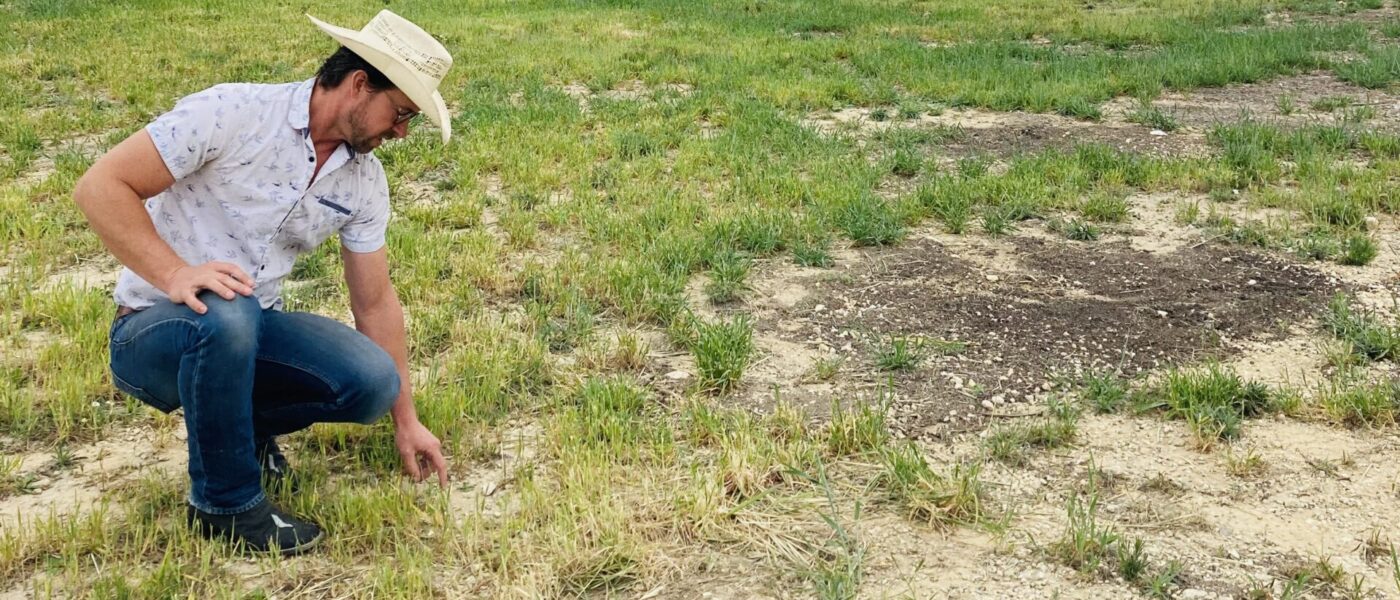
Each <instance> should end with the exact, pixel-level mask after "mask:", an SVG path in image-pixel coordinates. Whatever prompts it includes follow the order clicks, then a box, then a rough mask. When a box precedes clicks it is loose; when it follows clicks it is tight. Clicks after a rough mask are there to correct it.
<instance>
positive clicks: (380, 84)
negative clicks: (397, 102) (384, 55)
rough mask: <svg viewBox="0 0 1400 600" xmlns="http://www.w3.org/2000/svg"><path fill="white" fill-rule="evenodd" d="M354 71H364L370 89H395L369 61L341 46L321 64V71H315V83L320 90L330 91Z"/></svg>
mask: <svg viewBox="0 0 1400 600" xmlns="http://www.w3.org/2000/svg"><path fill="white" fill-rule="evenodd" d="M355 71H364V72H365V75H368V76H369V87H370V88H372V89H375V90H392V89H394V88H395V87H397V86H395V85H394V82H392V81H389V78H388V77H385V76H384V74H383V73H381V72H379V69H376V68H374V65H371V64H369V61H367V60H365V59H363V58H360V55H358V54H355V53H354V52H351V51H350V49H349V48H346V47H345V46H341V47H340V49H339V50H336V51H335V54H332V55H331V57H330V58H327V59H326V62H324V63H322V64H321V70H319V71H316V83H317V84H319V85H320V86H321V87H322V88H325V89H331V88H334V87H336V86H339V85H340V82H342V81H345V78H346V77H347V76H349V75H350V74H351V73H354V72H355Z"/></svg>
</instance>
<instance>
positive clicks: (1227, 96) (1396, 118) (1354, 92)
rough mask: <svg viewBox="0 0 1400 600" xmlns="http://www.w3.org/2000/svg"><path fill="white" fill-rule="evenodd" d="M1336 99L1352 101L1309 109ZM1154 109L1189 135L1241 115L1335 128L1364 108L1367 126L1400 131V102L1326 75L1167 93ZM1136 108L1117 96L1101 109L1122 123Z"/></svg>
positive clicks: (1154, 105)
mask: <svg viewBox="0 0 1400 600" xmlns="http://www.w3.org/2000/svg"><path fill="white" fill-rule="evenodd" d="M1340 98H1348V99H1350V100H1351V103H1350V105H1349V107H1344V108H1338V109H1335V110H1321V109H1318V108H1313V105H1314V103H1317V102H1318V101H1327V100H1335V99H1340ZM1286 105H1291V107H1292V108H1291V112H1289V114H1283V113H1284V112H1285V111H1282V110H1281V107H1282V106H1286ZM1152 106H1153V107H1155V108H1157V109H1159V110H1160V111H1162V112H1163V113H1165V114H1167V115H1169V116H1171V117H1172V118H1173V119H1175V120H1176V121H1177V122H1178V123H1180V124H1181V125H1182V126H1183V128H1184V129H1186V130H1188V131H1189V130H1194V129H1200V130H1205V129H1209V128H1211V127H1214V126H1216V125H1218V124H1221V123H1230V122H1235V121H1239V120H1241V119H1242V118H1245V117H1250V118H1255V119H1261V120H1267V121H1269V122H1272V123H1278V124H1279V125H1282V126H1287V127H1298V126H1303V125H1309V124H1317V123H1322V124H1333V123H1337V122H1339V121H1340V120H1341V119H1343V118H1344V117H1345V115H1347V114H1348V112H1349V110H1350V109H1351V108H1355V107H1362V106H1364V107H1369V108H1370V109H1372V110H1374V111H1375V117H1374V118H1372V119H1370V120H1368V121H1367V122H1366V123H1367V126H1368V127H1374V128H1378V129H1387V130H1400V98H1397V97H1395V96H1394V95H1392V94H1388V93H1386V92H1383V91H1380V90H1369V89H1366V88H1363V87H1360V86H1356V85H1352V84H1350V83H1347V82H1344V81H1342V80H1340V79H1338V78H1337V76H1336V75H1333V74H1332V73H1330V72H1326V71H1318V72H1313V73H1306V74H1302V75H1296V76H1292V77H1282V78H1278V79H1272V80H1269V81H1261V82H1256V83H1244V84H1232V85H1227V86H1224V87H1217V88H1199V89H1194V90H1190V91H1186V92H1166V93H1163V94H1162V96H1161V97H1159V98H1157V99H1156V100H1153V101H1152ZM1137 108H1138V101H1137V100H1134V99H1131V98H1117V99H1114V100H1113V101H1110V102H1109V103H1107V104H1105V105H1104V107H1103V111H1104V116H1105V118H1106V119H1109V120H1122V119H1126V118H1127V117H1128V116H1129V115H1131V114H1132V113H1133V112H1134V111H1136V110H1137Z"/></svg>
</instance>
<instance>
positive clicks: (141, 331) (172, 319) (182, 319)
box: [110, 313, 199, 346]
mask: <svg viewBox="0 0 1400 600" xmlns="http://www.w3.org/2000/svg"><path fill="white" fill-rule="evenodd" d="M132 314H133V315H134V314H136V313H132ZM127 316H131V315H127ZM172 322H179V323H184V324H186V325H193V326H195V327H198V326H199V323H197V322H195V321H194V320H192V319H188V318H185V317H169V318H165V319H161V320H159V321H156V322H155V323H150V324H148V325H146V326H145V327H142V328H141V329H139V330H137V331H136V332H135V333H132V334H131V336H130V337H128V338H127V339H125V340H122V341H117V340H115V339H113V340H111V341H110V343H111V345H113V346H125V345H127V344H130V343H132V342H134V341H136V338H138V337H141V336H143V335H145V334H146V333H147V332H149V331H150V330H151V329H153V328H155V327H158V326H161V325H164V324H166V323H172Z"/></svg>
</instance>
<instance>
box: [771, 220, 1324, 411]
mask: <svg viewBox="0 0 1400 600" xmlns="http://www.w3.org/2000/svg"><path fill="white" fill-rule="evenodd" d="M796 281H797V282H798V283H799V284H800V285H801V286H803V288H804V291H802V292H801V296H800V299H799V300H796V301H792V302H790V304H791V306H783V305H782V303H778V304H774V303H771V302H765V303H763V305H762V308H761V309H759V310H756V311H755V316H756V318H757V319H758V320H759V321H758V325H757V327H756V329H757V330H758V331H760V332H762V336H760V339H762V338H763V337H765V336H776V337H778V338H781V339H784V340H786V342H787V344H784V345H776V344H772V345H774V346H775V347H776V351H777V352H781V353H783V354H786V355H787V356H788V357H797V358H796V360H794V359H792V358H785V359H784V360H783V361H780V362H778V364H780V365H784V366H783V368H781V369H776V371H777V372H776V373H774V374H773V376H774V377H775V378H776V377H778V376H781V375H791V373H792V372H794V371H797V370H798V363H799V362H805V361H815V359H816V357H825V356H830V357H836V356H839V357H843V358H844V359H845V360H846V365H845V367H844V368H845V369H846V373H847V374H846V375H845V378H844V379H843V381H844V386H843V390H844V391H846V392H850V391H853V390H859V389H871V388H877V387H879V386H882V385H884V384H885V382H886V381H887V380H888V381H891V382H893V384H894V390H893V391H894V394H895V400H894V404H895V411H894V420H895V421H897V422H898V423H899V427H900V428H901V429H902V430H903V432H904V433H906V434H908V435H926V434H941V433H946V432H948V431H952V430H956V427H957V425H958V424H964V425H971V424H975V423H977V422H980V421H981V420H982V419H983V418H984V414H985V413H987V412H990V411H991V409H993V408H994V407H996V406H998V405H1002V404H1010V403H1016V402H1025V401H1029V400H1034V399H1037V398H1038V397H1039V396H1040V395H1042V394H1044V393H1045V392H1048V391H1050V390H1051V389H1053V388H1054V387H1055V386H1056V385H1057V381H1056V379H1057V377H1061V376H1065V375H1069V376H1073V375H1077V374H1079V373H1082V372H1085V371H1088V370H1103V369H1117V370H1121V371H1122V372H1124V373H1126V374H1129V375H1133V374H1138V373H1145V372H1149V371H1152V370H1155V369H1160V368H1162V367H1166V366H1169V365H1175V364H1179V363H1181V362H1187V361H1193V360H1199V359H1203V358H1206V357H1224V356H1227V355H1229V354H1230V353H1231V352H1232V351H1233V350H1236V349H1238V348H1239V347H1240V344H1242V343H1245V342H1247V341H1251V340H1268V339H1276V338H1279V337H1281V336H1283V335H1284V334H1285V333H1286V332H1287V328H1286V327H1281V326H1280V324H1281V323H1286V322H1290V321H1294V320H1297V319H1306V318H1308V317H1309V316H1310V315H1312V314H1313V313H1314V312H1315V311H1316V310H1317V309H1318V307H1320V306H1322V305H1323V304H1324V303H1325V299H1326V298H1327V297H1328V296H1329V295H1330V294H1331V293H1333V292H1334V290H1336V289H1338V288H1339V286H1340V282H1339V281H1338V280H1337V279H1336V278H1334V277H1330V276H1328V275H1326V274H1323V273H1320V272H1318V271H1317V270H1315V269H1312V268H1310V267H1306V266H1301V265H1297V264H1294V263H1291V262H1288V261H1285V260H1282V259H1278V258H1273V257H1270V256H1264V255H1260V254H1255V253H1252V252H1249V251H1245V250H1242V249H1238V248H1230V247H1217V246H1212V245H1201V244H1195V245H1183V246H1181V247H1179V248H1177V249H1175V250H1172V251H1156V252H1154V251H1141V250H1137V249H1134V247H1133V246H1132V245H1131V244H1130V243H1128V242H1125V241H1118V242H1101V243H1096V244H1084V243H1079V242H1070V241H1065V240H1061V239H1057V238H1052V237H1048V236H1040V235H1034V236H1033V235H1018V236H1015V237H1008V238H1002V239H997V240H988V239H984V238H982V239H979V238H977V237H976V236H961V237H959V236H940V235H933V236H929V237H918V238H915V239H912V240H911V241H909V242H907V243H906V244H904V245H902V246H901V247H899V248H896V249H877V250H868V251H865V252H863V256H862V257H861V258H860V260H858V261H856V262H854V263H848V264H846V265H845V266H844V267H843V268H838V269H836V270H833V271H829V272H825V273H821V274H818V275H813V276H808V277H805V278H803V277H799V278H796ZM896 337H905V338H909V339H913V340H925V341H928V340H943V341H950V342H953V341H955V342H960V343H962V344H965V349H962V350H961V351H959V350H958V349H956V348H954V349H945V351H944V352H943V353H942V355H940V353H939V352H938V351H936V350H933V349H929V350H926V351H925V352H926V354H928V355H929V357H928V359H927V360H926V361H925V362H924V363H923V364H921V365H920V366H918V367H917V368H914V369H910V370H903V371H891V372H885V371H880V370H878V369H877V367H876V362H877V359H876V357H877V355H878V353H879V352H880V351H881V349H882V347H884V346H885V345H886V344H887V342H888V341H889V340H891V339H893V338H896ZM770 344H771V343H770ZM809 368H810V367H809ZM788 381H789V382H792V381H794V380H793V379H789V380H788ZM755 392H756V393H757V390H755ZM803 392H804V390H803V386H802V385H798V386H794V387H789V388H787V389H785V390H784V393H786V394H788V396H789V398H794V397H795V398H798V399H801V398H803V397H804V393H803ZM826 393H828V394H829V393H830V391H827V392H826ZM807 400H808V403H809V404H810V403H812V402H811V401H812V400H815V398H807ZM984 402H985V403H984Z"/></svg>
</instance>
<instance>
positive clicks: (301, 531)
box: [186, 499, 324, 556]
mask: <svg viewBox="0 0 1400 600" xmlns="http://www.w3.org/2000/svg"><path fill="white" fill-rule="evenodd" d="M186 516H187V518H188V520H189V523H190V525H191V526H192V527H195V528H197V529H198V530H199V532H200V533H201V534H203V535H204V536H205V537H210V538H223V539H227V540H230V541H233V542H234V543H241V544H243V545H244V546H245V547H247V548H248V549H249V550H253V551H255V552H266V551H268V550H274V549H275V550H276V551H277V552H278V553H279V554H281V555H283V556H291V555H293V554H301V553H302V552H306V551H307V550H310V549H311V548H313V547H315V546H316V544H317V543H319V542H320V541H321V538H322V537H323V535H324V534H323V533H322V531H321V527H320V526H319V525H317V524H315V523H312V522H311V521H307V520H304V519H299V518H297V517H294V516H292V515H291V513H287V512H283V511H282V509H280V508H277V506H275V505H274V504H272V502H270V501H268V500H267V499H263V501H262V502H260V503H258V505H257V506H254V507H253V508H251V509H248V510H247V511H244V512H241V513H238V514H233V515H211V514H209V513H206V512H204V511H202V510H199V509H197V508H195V507H193V506H190V507H188V510H187V511H186Z"/></svg>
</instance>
